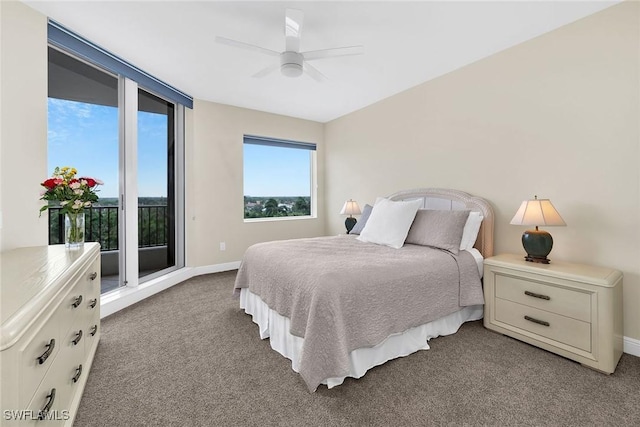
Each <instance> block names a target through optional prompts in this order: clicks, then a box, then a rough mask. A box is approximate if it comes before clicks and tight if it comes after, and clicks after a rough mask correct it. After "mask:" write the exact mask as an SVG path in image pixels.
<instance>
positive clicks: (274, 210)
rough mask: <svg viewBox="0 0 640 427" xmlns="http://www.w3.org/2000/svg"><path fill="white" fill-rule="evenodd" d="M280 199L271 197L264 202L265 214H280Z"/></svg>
mask: <svg viewBox="0 0 640 427" xmlns="http://www.w3.org/2000/svg"><path fill="white" fill-rule="evenodd" d="M278 212H279V209H278V201H277V200H276V199H269V200H267V202H266V203H265V204H264V216H278Z"/></svg>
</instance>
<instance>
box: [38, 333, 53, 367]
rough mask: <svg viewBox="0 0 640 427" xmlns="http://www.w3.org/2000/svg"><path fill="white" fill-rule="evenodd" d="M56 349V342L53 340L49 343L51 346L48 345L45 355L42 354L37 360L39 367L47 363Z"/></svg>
mask: <svg viewBox="0 0 640 427" xmlns="http://www.w3.org/2000/svg"><path fill="white" fill-rule="evenodd" d="M54 348H56V340H54V339H53V338H51V341H49V344H47V350H46V351H45V352H44V353H42V355H41V356H40V357H38V358H37V360H38V364H39V365H42V364H43V363H44V362H46V361H47V359H48V358H49V356H51V353H53V349H54Z"/></svg>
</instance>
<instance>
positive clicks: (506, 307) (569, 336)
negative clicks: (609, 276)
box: [495, 298, 591, 352]
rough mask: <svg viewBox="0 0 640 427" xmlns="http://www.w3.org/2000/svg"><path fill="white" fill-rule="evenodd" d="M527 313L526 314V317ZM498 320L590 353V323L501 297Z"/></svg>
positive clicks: (497, 299) (496, 316)
mask: <svg viewBox="0 0 640 427" xmlns="http://www.w3.org/2000/svg"><path fill="white" fill-rule="evenodd" d="M525 316H526V317H525ZM495 319H496V320H497V321H499V322H502V323H506V324H508V325H511V326H515V327H516V328H519V329H522V330H524V331H528V332H531V333H534V334H536V335H540V336H543V337H546V338H549V339H552V340H554V341H558V342H560V343H563V344H567V345H570V346H572V347H575V348H579V349H581V350H584V351H587V352H590V351H591V324H590V323H588V322H582V321H580V320H576V319H572V318H569V317H565V316H560V315H558V314H555V313H551V312H548V311H543V310H539V309H537V308H534V307H530V306H526V305H522V304H518V303H515V302H512V301H508V300H504V299H501V298H496V299H495Z"/></svg>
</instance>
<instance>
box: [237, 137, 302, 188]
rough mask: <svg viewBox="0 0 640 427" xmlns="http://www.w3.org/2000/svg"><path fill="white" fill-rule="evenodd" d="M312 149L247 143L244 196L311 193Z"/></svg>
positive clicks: (245, 148)
mask: <svg viewBox="0 0 640 427" xmlns="http://www.w3.org/2000/svg"><path fill="white" fill-rule="evenodd" d="M310 155H311V151H308V150H298V149H292V148H281V147H265V146H262V145H252V144H244V195H245V196H310V195H311V161H310Z"/></svg>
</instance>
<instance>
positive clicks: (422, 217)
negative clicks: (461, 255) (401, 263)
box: [405, 209, 469, 254]
mask: <svg viewBox="0 0 640 427" xmlns="http://www.w3.org/2000/svg"><path fill="white" fill-rule="evenodd" d="M468 217H469V211H468V210H464V211H438V210H431V209H420V210H419V211H418V213H417V214H416V217H415V219H414V220H413V224H411V228H410V229H409V234H408V235H407V240H406V241H405V243H411V244H413V245H421V246H432V247H434V248H440V249H444V250H446V251H449V252H451V253H454V254H457V253H458V251H459V250H460V240H461V239H462V231H463V230H464V225H465V224H466V222H467V218H468Z"/></svg>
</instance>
